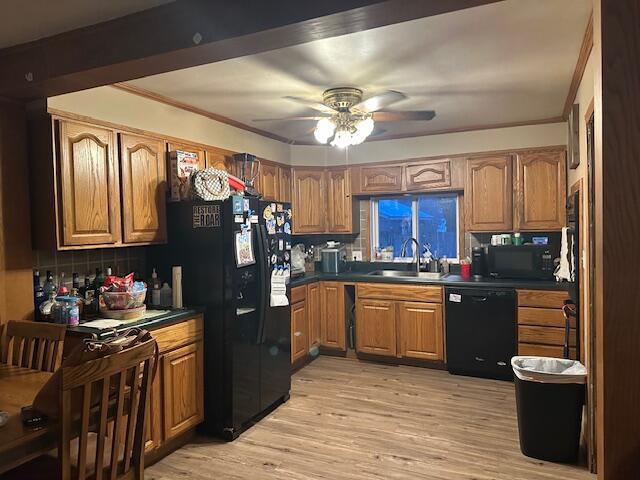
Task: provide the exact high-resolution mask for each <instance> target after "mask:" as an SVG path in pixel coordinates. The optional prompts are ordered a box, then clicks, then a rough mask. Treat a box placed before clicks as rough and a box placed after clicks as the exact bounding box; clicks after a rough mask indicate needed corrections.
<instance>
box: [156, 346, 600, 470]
mask: <svg viewBox="0 0 640 480" xmlns="http://www.w3.org/2000/svg"><path fill="white" fill-rule="evenodd" d="M292 383H293V384H292V389H291V399H290V400H289V402H287V403H286V404H285V405H283V406H281V407H280V408H278V409H277V410H276V411H275V412H273V413H272V414H270V415H269V416H268V417H266V418H265V419H263V420H262V421H261V422H260V423H259V424H257V425H255V426H254V427H252V428H251V429H249V430H248V431H246V432H245V433H244V434H243V435H242V436H241V437H240V438H239V439H238V440H236V441H235V442H233V443H220V442H216V441H214V440H210V439H205V438H199V439H198V440H197V441H196V442H195V443H191V444H189V445H187V446H185V447H184V448H182V449H180V450H178V451H176V452H175V453H173V454H171V455H169V456H168V457H166V458H164V459H163V460H162V461H160V462H159V463H157V464H156V465H154V466H152V467H150V468H149V469H147V471H146V478H147V479H152V480H166V479H175V478H190V479H225V480H226V479H291V480H293V479H296V480H297V479H345V480H347V479H348V480H356V479H357V480H363V479H433V480H465V479H466V480H471V479H474V480H551V479H553V480H582V479H585V480H586V479H588V480H594V479H595V476H593V475H590V474H589V473H587V471H586V470H585V469H583V468H581V467H575V466H569V465H557V464H552V463H546V462H542V461H537V460H533V459H530V458H527V457H525V456H524V455H522V454H521V453H520V449H519V446H518V427H517V423H516V413H515V399H514V388H513V384H511V383H508V382H499V381H493V380H484V379H476V378H468V377H458V376H452V375H449V374H448V373H447V372H443V371H438V370H430V369H423V368H417V367H408V366H386V365H380V364H374V363H366V362H359V361H357V360H352V359H341V358H332V357H320V358H318V359H317V360H316V361H315V362H313V363H312V364H311V365H309V366H307V367H305V368H303V369H302V370H300V371H299V372H298V373H296V374H295V375H294V376H293V382H292Z"/></svg>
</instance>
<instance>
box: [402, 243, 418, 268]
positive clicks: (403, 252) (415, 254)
mask: <svg viewBox="0 0 640 480" xmlns="http://www.w3.org/2000/svg"><path fill="white" fill-rule="evenodd" d="M409 242H413V244H414V249H413V260H414V261H415V262H416V272H418V273H420V243H418V240H416V239H415V238H413V237H409V238H407V239H406V240H405V241H404V242H402V248H401V249H400V256H401V257H404V256H405V255H406V254H407V243H409Z"/></svg>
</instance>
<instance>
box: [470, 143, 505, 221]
mask: <svg viewBox="0 0 640 480" xmlns="http://www.w3.org/2000/svg"><path fill="white" fill-rule="evenodd" d="M511 169H512V167H511V157H510V156H509V155H506V156H496V157H482V158H473V159H470V160H468V161H467V176H466V181H465V188H464V198H465V204H464V210H465V216H466V226H467V230H468V231H471V232H496V231H510V230H512V228H513V209H512V205H513V188H512V185H513V178H512V170H511Z"/></svg>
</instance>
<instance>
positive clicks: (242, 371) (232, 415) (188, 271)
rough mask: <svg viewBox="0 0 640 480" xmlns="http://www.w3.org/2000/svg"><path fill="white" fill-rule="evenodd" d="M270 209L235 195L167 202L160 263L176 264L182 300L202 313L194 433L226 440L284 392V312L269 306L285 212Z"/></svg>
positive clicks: (286, 240)
mask: <svg viewBox="0 0 640 480" xmlns="http://www.w3.org/2000/svg"><path fill="white" fill-rule="evenodd" d="M273 207H274V208H273V209H271V204H269V208H268V212H265V208H266V204H265V203H264V202H260V201H259V200H258V199H257V198H249V197H241V196H234V197H231V198H229V199H228V200H225V201H215V202H205V201H193V202H176V203H169V204H168V205H167V217H168V233H169V244H168V247H167V248H168V252H167V254H166V255H165V256H164V259H165V260H164V262H165V264H166V262H167V261H169V262H172V264H174V265H182V278H183V284H182V291H183V298H184V303H185V304H186V305H193V306H202V307H203V308H204V309H205V312H204V320H205V322H204V323H205V325H204V353H205V356H204V375H205V377H204V378H205V382H204V383H205V422H204V424H203V427H202V429H203V431H204V432H205V433H209V434H213V435H217V436H220V437H222V438H225V439H227V440H233V439H235V438H237V436H238V435H239V434H240V433H241V432H242V431H243V430H244V429H246V428H247V427H249V426H251V425H252V424H253V423H254V422H255V421H256V420H257V419H259V418H261V416H263V414H264V413H266V412H268V411H269V410H270V409H272V408H274V407H275V406H277V405H278V404H279V403H280V402H283V401H286V400H287V399H288V398H289V390H290V388H291V373H290V372H291V341H290V332H291V328H290V325H291V323H290V322H291V307H290V305H289V304H288V301H287V305H285V306H278V307H272V306H271V302H270V293H271V291H270V286H271V271H272V269H273V268H274V267H275V268H284V267H285V266H286V267H287V268H288V262H289V255H290V248H291V242H290V235H289V233H290V232H291V210H290V206H289V205H286V204H274V205H273ZM272 210H273V213H271V211H272ZM267 213H269V215H267ZM274 226H275V227H274ZM285 232H286V233H285ZM159 264H160V265H162V262H161V261H159ZM168 268H170V266H167V265H165V268H164V270H165V271H167V270H168ZM286 295H287V298H291V297H290V290H289V287H288V286H287V289H286Z"/></svg>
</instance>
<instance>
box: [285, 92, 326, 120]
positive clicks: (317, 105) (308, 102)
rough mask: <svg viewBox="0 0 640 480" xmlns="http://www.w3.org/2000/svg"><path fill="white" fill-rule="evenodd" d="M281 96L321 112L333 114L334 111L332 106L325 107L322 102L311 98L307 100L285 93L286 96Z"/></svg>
mask: <svg viewBox="0 0 640 480" xmlns="http://www.w3.org/2000/svg"><path fill="white" fill-rule="evenodd" d="M283 98H286V99H287V100H291V101H293V102H296V103H299V104H301V105H305V106H307V107H310V108H313V109H314V110H318V111H319V112H322V113H328V114H330V115H333V114H334V113H336V111H335V110H334V109H333V108H331V107H327V106H326V105H325V104H324V103H320V102H315V101H313V100H307V99H306V98H301V97H292V96H290V95H287V96H286V97H283Z"/></svg>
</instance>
